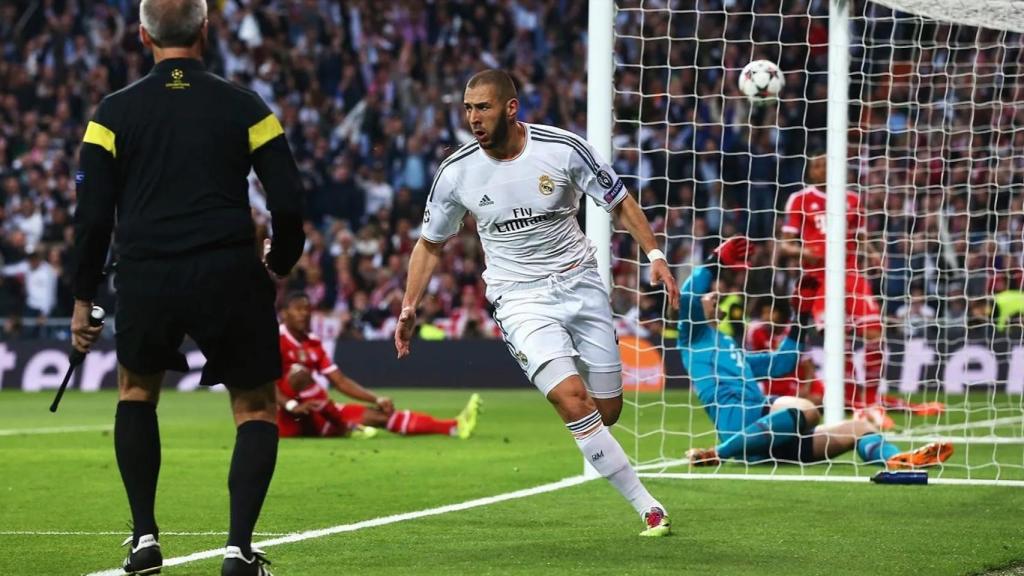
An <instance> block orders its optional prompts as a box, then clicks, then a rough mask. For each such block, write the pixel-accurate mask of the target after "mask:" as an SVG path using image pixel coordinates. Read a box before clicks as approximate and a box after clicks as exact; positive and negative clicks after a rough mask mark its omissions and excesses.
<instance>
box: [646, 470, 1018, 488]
mask: <svg viewBox="0 0 1024 576" xmlns="http://www.w3.org/2000/svg"><path fill="white" fill-rule="evenodd" d="M879 470H881V468H879ZM638 476H640V477H641V478H669V479H673V480H763V481H769V482H860V483H862V484H867V483H868V482H869V481H870V477H868V476H797V475H793V474H775V475H768V474H689V473H672V472H658V473H649V472H645V473H642V474H638ZM928 483H929V484H946V485H950V486H1003V487H1012V488H1024V480H980V479H978V480H975V479H970V478H929V479H928Z"/></svg>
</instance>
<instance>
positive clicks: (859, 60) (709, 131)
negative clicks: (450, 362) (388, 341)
mask: <svg viewBox="0 0 1024 576" xmlns="http://www.w3.org/2000/svg"><path fill="white" fill-rule="evenodd" d="M661 4H662V3H658V2H646V3H645V4H644V5H643V6H644V8H643V9H641V8H640V6H641V4H640V2H638V1H635V0H630V1H623V2H619V11H618V15H617V22H616V31H617V36H616V62H617V69H616V79H615V82H616V84H615V89H616V90H615V108H616V110H615V118H616V123H615V133H614V136H613V139H614V142H613V143H614V147H615V150H616V152H615V157H614V159H613V166H614V167H615V168H616V170H617V171H618V172H619V173H620V174H622V175H623V176H624V179H625V180H626V183H627V185H628V186H629V187H630V189H631V190H634V191H636V192H637V193H638V194H639V196H640V199H641V204H642V205H643V206H644V207H645V209H646V210H647V212H648V215H649V217H650V218H651V219H652V221H653V222H654V225H655V227H656V231H657V232H658V233H659V234H662V235H664V237H666V238H667V240H666V244H667V248H668V250H667V252H668V254H669V261H670V262H672V263H674V264H677V265H678V267H677V270H678V271H679V277H680V278H685V277H686V276H687V275H688V274H689V267H690V266H691V265H692V264H694V263H697V262H700V261H701V260H703V258H704V257H705V256H706V255H707V254H708V253H709V252H710V251H711V250H712V249H714V247H715V245H716V244H717V242H718V239H719V238H721V237H728V236H731V235H734V234H737V233H745V234H747V235H749V236H751V237H752V238H754V239H755V240H757V241H759V244H760V246H761V248H760V250H759V254H758V264H759V267H758V268H757V269H756V270H754V271H753V272H751V273H750V274H749V275H748V276H747V280H746V285H745V286H734V287H733V288H735V289H736V290H741V291H743V292H745V293H747V294H748V295H755V297H754V298H751V299H748V300H749V301H748V304H747V308H748V313H750V314H753V313H755V311H756V309H759V308H763V307H764V303H765V302H767V301H769V300H770V299H771V297H772V295H773V294H776V295H782V294H788V291H789V287H790V286H791V285H792V282H793V281H794V278H795V274H796V272H795V271H796V268H797V263H795V262H786V261H781V262H779V261H777V259H776V258H775V257H774V248H773V238H775V237H777V236H778V235H777V231H776V230H777V228H778V226H779V225H780V224H781V221H782V218H781V217H780V216H779V215H780V214H781V213H782V210H783V209H784V206H785V200H786V198H787V197H788V196H789V195H790V194H791V193H793V192H794V191H796V190H798V189H800V188H801V187H802V182H803V176H804V174H803V173H804V164H805V160H806V158H807V157H808V156H809V155H814V154H818V153H821V152H822V151H823V150H824V145H825V121H826V102H825V99H826V92H827V74H826V63H827V49H826V44H827V30H828V22H827V17H826V14H825V13H824V12H823V11H822V10H823V8H822V6H824V4H825V3H821V2H807V1H804V0H793V1H789V0H787V1H786V2H781V1H780V0H759V1H758V2H756V8H752V7H754V6H755V4H754V3H753V2H752V0H735V1H725V0H709V1H708V2H702V3H700V4H699V5H700V9H701V11H700V13H698V12H696V11H694V9H693V8H692V7H691V8H684V9H682V10H681V11H679V12H676V13H675V14H673V15H671V17H670V16H669V14H668V12H667V11H664V10H661V9H659V6H660V5H661ZM683 4H685V5H686V6H693V5H695V4H693V3H683ZM210 5H211V10H210V35H209V43H208V47H207V56H206V59H207V65H208V66H209V68H210V69H211V70H213V71H214V72H217V73H219V74H222V75H223V76H225V77H227V78H229V79H230V80H232V81H234V82H237V83H239V84H241V85H244V86H246V87H248V88H250V89H252V90H254V91H255V92H257V93H258V94H259V95H260V96H261V97H262V98H263V99H264V100H265V101H266V102H267V103H268V104H269V105H270V106H271V108H272V109H273V110H274V112H275V113H276V114H277V115H278V116H279V117H280V119H281V121H282V124H283V125H284V127H285V130H286V134H287V137H288V140H289V142H290V143H291V146H292V149H293V152H294V154H295V157H296V160H297V162H298V165H299V168H300V171H301V173H302V175H303V178H304V181H305V184H306V187H307V189H308V191H309V202H308V214H307V223H306V228H307V234H308V243H307V248H306V251H305V254H304V256H303V258H302V260H301V261H300V264H299V266H298V267H297V268H296V270H295V272H294V273H293V274H292V276H291V277H290V278H288V279H287V280H286V281H284V282H282V284H281V290H282V292H284V291H286V290H294V289H301V290H304V291H305V292H306V293H307V294H308V295H309V297H310V300H311V302H312V304H313V306H314V307H315V308H316V309H317V310H320V311H321V312H322V313H323V314H325V315H329V316H334V317H336V318H337V319H338V322H339V323H340V324H339V325H340V326H341V328H340V332H341V337H343V338H358V339H384V338H389V337H390V335H391V331H392V330H393V327H394V322H395V317H396V316H397V313H398V311H399V308H400V303H401V296H402V294H401V292H402V287H403V286H404V272H403V271H404V269H405V263H406V262H407V259H408V256H409V254H410V252H411V250H412V247H413V245H414V244H415V242H416V240H417V232H418V227H419V222H420V219H421V216H422V210H423V204H424V201H425V198H426V195H427V193H428V190H429V187H430V184H431V178H432V177H433V173H434V170H435V169H436V167H437V165H438V164H439V163H440V162H441V161H442V160H443V159H444V158H445V156H446V154H447V153H449V152H450V151H452V150H454V148H455V147H457V146H458V144H459V143H461V142H463V141H466V140H468V139H469V138H470V137H471V135H470V134H469V133H468V132H466V130H465V128H464V120H463V117H462V102H461V94H462V89H463V86H464V83H465V81H466V79H467V78H468V77H469V76H470V75H471V74H472V73H474V72H475V71H478V70H480V69H483V68H488V67H502V68H506V69H508V70H510V71H511V72H512V73H513V74H514V76H515V77H516V78H517V80H518V82H519V84H520V93H519V99H520V111H521V112H520V119H522V120H525V121H527V122H540V123H546V124H553V125H556V126H560V127H563V128H566V129H568V130H572V131H574V132H576V133H579V134H581V135H582V134H584V133H585V126H586V71H585V62H586V32H587V31H586V22H587V19H586V2H585V1H583V0H495V1H493V2H489V3H481V2H474V1H471V0H436V1H431V2H427V1H418V0H400V1H395V2H387V3H378V2H372V1H370V0H353V1H338V2H334V1H327V0H302V1H298V0H296V1H286V0H220V1H211V3H210ZM752 10H756V13H755V12H753V11H752ZM865 10H870V11H871V12H870V15H871V16H872V19H871V20H870V21H867V20H865V19H863V18H862V17H855V18H854V27H855V34H854V38H855V45H856V46H855V49H854V50H853V63H854V70H855V71H856V72H855V73H854V74H853V75H852V78H851V82H852V86H851V95H853V96H855V97H856V99H857V101H856V102H855V104H854V106H853V107H852V113H851V145H850V158H851V163H850V164H851V169H850V179H851V183H852V184H851V188H852V189H855V190H857V191H858V192H859V193H860V196H861V201H862V205H863V207H864V211H865V225H866V229H867V231H868V239H869V241H870V242H872V243H873V244H874V245H875V248H876V249H877V251H878V252H879V253H880V254H881V259H880V260H879V261H873V262H867V265H869V268H868V272H869V275H870V277H871V278H872V279H873V281H874V283H875V288H876V293H878V294H880V295H881V296H882V301H883V302H884V308H885V310H884V311H885V313H886V314H887V316H888V317H889V319H890V323H891V324H892V325H895V326H900V327H902V328H904V329H905V330H906V331H907V332H908V333H915V331H916V330H920V329H921V328H922V327H923V326H927V325H928V324H931V323H935V322H936V320H937V319H944V320H945V321H947V322H951V323H964V322H968V323H969V322H972V321H985V322H987V321H988V319H989V314H990V313H991V310H992V303H993V297H994V296H995V295H996V294H999V293H1005V292H1008V291H1017V290H1021V289H1022V282H1024V265H1022V253H1024V241H1022V233H1024V192H1022V191H1021V178H1022V176H1024V131H1020V130H1019V129H1018V130H1014V129H1013V127H1015V126H1021V125H1024V107H1021V106H1019V105H1014V103H1015V102H1016V103H1019V102H1020V101H1021V100H1022V99H1024V94H1021V90H1024V83H1021V82H1020V75H1021V73H1022V72H1024V70H1022V69H1021V68H1020V64H1019V62H1020V57H1021V56H1022V55H1021V54H1020V48H1019V46H1020V44H1021V43H1020V35H1017V34H1008V35H1006V37H1004V38H999V37H998V33H990V32H979V31H978V30H977V29H973V28H965V27H948V26H947V27H945V28H947V29H948V30H946V32H947V33H948V35H947V36H942V38H946V37H948V38H953V39H954V40H962V41H964V42H967V45H969V48H963V49H957V50H950V49H948V48H944V47H943V44H946V43H949V42H946V41H942V42H938V43H937V44H935V45H927V46H926V47H925V48H924V49H923V50H918V51H911V50H906V49H904V50H893V49H891V48H888V47H887V46H891V45H892V44H893V42H892V39H901V40H911V39H913V37H914V36H913V35H915V34H918V33H922V34H923V33H924V32H921V29H920V28H919V27H914V26H913V25H912V24H911V20H910V19H907V18H905V17H894V16H893V14H892V13H891V12H889V11H887V10H886V9H884V8H881V7H880V6H877V5H871V6H870V7H869V8H865V6H864V3H863V2H858V3H857V6H856V7H855V14H860V15H863V14H864V11H865ZM858 11H860V12H858ZM950 30H951V31H950ZM641 37H643V38H644V39H641ZM934 37H936V38H939V33H938V32H935V34H934ZM723 40H725V41H724V42H723ZM875 40H878V41H877V42H876V41H875ZM997 40H1002V42H1001V44H1002V45H1004V46H1010V47H1013V48H1010V49H1003V48H999V44H1000V43H999V42H997ZM968 41H969V42H968ZM953 43H954V44H955V43H956V42H953ZM754 58H767V59H770V60H773V61H775V62H778V63H779V66H780V68H781V69H782V70H784V71H785V73H786V87H785V89H784V92H783V94H782V101H781V103H779V104H778V105H769V106H762V107H752V106H750V105H749V104H748V103H747V102H746V101H745V100H744V99H743V98H742V97H740V95H739V93H738V91H737V89H736V86H735V75H736V73H737V71H738V70H739V69H740V68H742V67H743V65H744V64H745V63H746V62H748V61H750V60H751V59H754ZM666 63H670V64H671V65H670V66H666ZM890 63H895V64H893V65H892V66H890ZM150 65H151V60H150V58H149V56H148V55H147V54H146V53H145V51H144V50H143V49H142V47H141V45H140V43H139V41H138V11H137V6H136V4H135V3H134V2H131V1H128V0H105V1H101V0H91V1H90V0H45V1H43V2H40V3H13V2H5V3H0V266H2V267H0V318H3V319H4V323H3V325H2V326H0V336H2V337H3V338H4V339H9V338H16V337H19V336H21V337H32V336H36V335H40V334H48V335H58V336H59V335H61V334H62V330H64V329H63V328H61V326H62V324H61V323H60V322H48V319H54V318H66V317H67V316H69V312H70V307H71V304H72V301H71V296H70V293H69V285H68V275H67V274H66V273H65V270H66V269H67V267H68V265H69V263H68V242H69V241H70V238H71V234H70V232H71V221H72V217H73V213H74V209H75V173H76V166H75V154H76V151H77V148H78V145H79V143H80V141H81V134H82V132H83V130H84V126H85V123H86V122H87V121H88V119H89V117H90V116H91V114H92V111H93V110H94V107H95V106H96V104H97V103H98V102H99V101H100V99H101V98H102V97H103V96H104V95H106V94H108V93H109V92H111V91H114V90H117V89H119V88H121V87H123V86H125V85H127V84H129V83H131V82H132V81H134V80H136V79H138V78H139V77H141V76H142V75H144V74H145V73H146V71H147V70H148V69H149V67H150ZM968 76H970V77H969V78H968ZM258 187H259V184H258V181H257V180H256V179H255V178H253V179H252V185H251V194H250V195H251V197H252V199H253V204H254V208H253V215H254V218H255V219H256V222H257V225H258V229H259V231H260V235H263V234H265V233H267V230H266V226H267V222H268V217H267V214H266V212H265V210H264V209H263V208H262V206H261V204H262V197H261V196H260V193H259V189H258ZM613 257H614V262H615V264H614V271H613V273H614V282H615V284H616V286H617V288H616V289H615V291H614V293H613V307H614V308H615V311H616V313H617V315H618V316H619V317H620V319H621V320H620V327H621V328H622V329H625V330H633V331H638V332H640V333H642V334H649V333H650V332H651V331H659V330H661V322H660V320H659V319H660V318H661V317H662V316H663V311H662V301H661V298H660V297H659V296H658V295H657V294H656V293H653V294H650V295H644V296H642V297H641V298H639V299H637V298H636V291H637V290H640V291H641V292H646V291H649V289H648V287H647V286H646V284H645V271H644V270H643V268H642V267H640V266H637V265H636V262H637V261H638V260H642V258H639V257H638V254H637V249H636V247H635V246H633V245H632V243H631V241H630V240H629V239H628V235H627V234H616V235H615V236H614V239H613ZM772 264H781V265H782V266H783V267H784V268H785V270H786V271H785V272H783V273H778V272H774V271H772V270H771V269H770V268H769V266H771V265H772ZM483 266H484V262H483V256H482V252H481V250H480V245H479V240H478V239H477V237H476V235H475V232H474V224H473V221H472V218H471V217H470V218H467V221H466V224H465V226H464V228H463V230H462V232H461V233H460V234H459V236H458V237H457V238H456V239H455V240H453V241H450V242H449V243H448V245H447V247H446V249H445V252H444V259H443V262H442V265H441V266H440V271H439V273H438V274H437V275H436V276H435V277H434V278H433V280H432V282H431V285H430V287H429V295H428V297H427V298H426V300H425V303H424V310H423V313H422V315H421V318H422V319H423V322H424V327H423V329H422V331H421V336H422V337H424V338H435V339H440V338H495V337H498V336H499V333H498V331H497V327H496V326H495V325H494V323H493V321H492V320H491V318H490V314H489V313H488V304H487V302H486V301H485V299H484V296H483V294H484V286H483V284H482V280H481V279H480V277H479V272H480V270H481V269H482V268H483ZM113 273H116V270H114V271H113ZM111 286H112V284H111ZM111 291H112V288H110V287H108V289H107V290H106V292H105V296H104V297H102V298H100V302H101V303H105V304H108V305H112V299H111V297H110V296H111V294H110V293H111ZM50 326H56V328H53V327H50Z"/></svg>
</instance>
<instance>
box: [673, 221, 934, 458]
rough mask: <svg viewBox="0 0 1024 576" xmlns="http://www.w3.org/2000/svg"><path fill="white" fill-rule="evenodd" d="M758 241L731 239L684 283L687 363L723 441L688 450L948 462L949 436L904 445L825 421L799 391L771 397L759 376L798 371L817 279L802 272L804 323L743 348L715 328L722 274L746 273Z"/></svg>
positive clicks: (797, 304)
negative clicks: (770, 342) (767, 345)
mask: <svg viewBox="0 0 1024 576" xmlns="http://www.w3.org/2000/svg"><path fill="white" fill-rule="evenodd" d="M751 248H752V247H751V245H750V244H749V243H748V242H747V239H746V238H743V237H733V238H730V239H729V240H726V241H725V242H724V243H722V245H721V246H719V247H718V249H717V250H715V252H714V253H713V254H712V255H711V256H710V257H709V258H708V261H707V262H706V263H705V265H704V266H700V267H698V268H696V269H695V270H694V272H693V274H692V275H691V276H690V278H689V279H688V280H687V281H686V282H685V283H684V284H683V287H682V288H681V290H680V292H681V297H680V299H679V314H680V320H679V347H680V352H681V354H682V356H683V365H684V366H686V370H687V372H688V373H689V374H690V379H691V381H692V385H693V387H694V389H695V390H696V392H697V396H698V397H699V398H700V401H701V403H702V404H703V405H704V410H705V411H706V412H707V414H708V417H710V418H711V421H712V422H713V423H714V425H715V429H716V430H717V431H718V440H719V444H718V446H715V447H714V448H694V449H691V450H689V451H687V452H686V457H687V458H688V459H689V460H690V463H691V465H695V466H707V465H717V464H718V463H719V462H720V461H721V460H723V459H730V460H732V459H735V460H744V461H747V462H762V461H766V460H776V461H788V462H816V461H820V460H824V459H826V458H832V457H835V456H838V455H840V454H843V453H845V452H849V451H850V450H854V449H856V450H857V455H858V456H860V458H861V459H862V460H864V461H865V462H868V463H872V464H883V465H886V466H887V467H890V468H921V467H925V466H934V465H936V464H939V463H941V462H944V461H945V460H946V459H948V458H949V457H950V455H951V454H952V453H953V446H952V445H951V444H949V443H940V442H933V443H931V444H927V445H925V446H922V447H920V448H918V449H916V450H912V451H908V452H904V451H901V450H900V449H899V448H897V447H896V446H894V445H893V444H891V443H889V442H887V441H886V440H885V438H883V437H882V435H880V434H879V433H878V428H876V427H875V425H874V424H871V423H870V422H864V421H852V420H851V421H847V422H841V423H839V424H833V425H829V426H819V425H818V422H819V421H820V419H821V416H820V414H819V412H818V409H817V407H816V406H815V405H814V404H812V403H811V402H810V401H809V400H807V399H805V398H797V397H795V396H781V397H766V396H765V395H764V394H763V393H762V392H761V387H760V386H759V385H758V380H760V379H763V378H766V377H778V376H782V375H784V374H787V373H789V372H792V371H793V369H794V368H795V367H796V364H797V361H798V359H799V356H800V351H801V349H802V347H803V337H804V335H806V334H807V332H808V331H809V329H810V328H809V326H810V325H811V319H810V316H811V308H812V306H813V300H812V299H811V298H801V295H804V294H806V295H813V294H815V293H816V292H817V288H818V286H817V281H816V280H814V279H813V278H811V277H802V278H801V279H800V282H798V283H797V291H796V294H795V295H794V302H793V309H794V310H796V312H797V314H798V323H797V325H796V326H794V327H793V328H792V329H791V330H790V332H789V335H788V337H787V338H786V340H785V341H783V343H782V344H781V345H780V346H779V347H778V349H777V350H774V351H768V352H758V353H751V352H744V351H743V349H742V348H741V347H740V346H739V345H737V344H736V342H734V341H733V339H732V338H731V337H729V336H726V335H725V334H722V333H721V332H719V331H718V330H717V329H716V326H715V324H716V323H717V313H716V311H717V310H718V294H717V290H716V284H717V281H718V278H719V275H720V274H742V273H744V271H745V269H746V268H747V264H748V258H749V256H750V252H751Z"/></svg>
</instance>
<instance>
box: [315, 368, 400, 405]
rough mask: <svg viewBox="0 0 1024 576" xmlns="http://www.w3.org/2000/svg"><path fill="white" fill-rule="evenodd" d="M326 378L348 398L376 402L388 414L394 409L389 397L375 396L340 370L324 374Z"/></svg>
mask: <svg viewBox="0 0 1024 576" xmlns="http://www.w3.org/2000/svg"><path fill="white" fill-rule="evenodd" d="M326 376H327V379H328V380H330V381H331V386H334V389H335V390H337V391H338V392H341V393H342V394H344V395H345V396H348V397H349V398H354V399H356V400H362V401H363V402H369V403H371V404H376V405H377V407H378V408H380V409H381V411H383V412H384V413H385V414H390V413H392V412H394V411H395V406H394V404H393V403H392V402H391V399H390V398H387V397H384V396H377V395H376V394H374V393H373V392H371V391H369V390H367V389H366V388H363V387H362V386H361V385H360V384H359V382H356V381H355V380H353V379H351V378H349V377H348V376H346V375H344V374H342V372H341V370H334V371H332V372H328V373H327V374H326Z"/></svg>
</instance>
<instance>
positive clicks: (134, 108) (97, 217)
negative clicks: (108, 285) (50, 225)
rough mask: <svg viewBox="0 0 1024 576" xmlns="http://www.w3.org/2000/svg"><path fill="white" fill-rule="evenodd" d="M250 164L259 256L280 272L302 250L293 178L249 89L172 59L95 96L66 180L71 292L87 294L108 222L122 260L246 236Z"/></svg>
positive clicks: (282, 145) (277, 137) (99, 266)
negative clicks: (258, 206) (263, 247)
mask: <svg viewBox="0 0 1024 576" xmlns="http://www.w3.org/2000/svg"><path fill="white" fill-rule="evenodd" d="M250 167H251V168H253V169H255V171H256V175H257V176H258V177H259V179H260V182H261V183H262V185H263V189H264V191H265V193H266V196H267V207H268V208H269V209H270V212H271V215H272V219H273V225H274V248H273V251H272V253H271V254H270V255H269V256H268V264H269V266H270V267H271V268H272V269H273V270H274V271H275V272H277V273H278V274H282V275H283V274H287V273H288V271H289V270H290V269H291V267H292V266H293V265H294V264H295V262H296V261H297V260H298V258H299V256H300V255H301V253H302V245H303V241H304V238H303V233H302V206H303V190H302V184H301V181H300V178H299V173H298V169H297V168H296V166H295V160H294V159H293V158H292V154H291V150H290V149H289V147H288V142H287V140H286V139H285V137H284V130H283V129H282V128H281V123H280V122H279V121H278V120H277V118H276V117H275V116H274V115H273V114H272V113H271V111H270V109H269V108H268V107H267V105H266V104H265V103H264V102H263V100H262V99H260V97H259V96H258V95H257V94H256V93H254V92H252V91H250V90H246V89H244V88H241V87H239V86H237V85H235V84H232V83H230V82H228V81H227V80H224V79H222V78H220V77H218V76H216V75H214V74H211V73H209V72H207V71H206V70H205V68H204V67H203V64H202V62H200V61H199V60H195V59H189V58H174V59H167V60H162V61H161V62H159V63H157V64H156V65H155V66H154V67H153V70H152V71H151V72H150V73H149V74H148V75H147V76H146V77H144V78H142V79H141V80H139V81H138V82H135V83H134V84H132V85H131V86H128V87H127V88H124V89H123V90H119V91H117V92H115V93H113V94H110V95H109V96H107V97H106V98H104V99H103V101H102V102H101V103H100V105H99V107H98V108H97V110H96V113H95V116H94V117H93V119H92V121H91V122H89V124H88V126H87V128H86V131H85V136H84V137H83V142H82V147H81V151H80V155H79V171H78V173H77V174H76V177H75V181H76V184H77V191H78V198H77V208H76V211H75V252H76V256H77V258H76V261H77V263H78V265H77V267H76V269H75V273H74V277H73V281H74V294H75V297H76V298H77V299H80V300H91V299H92V298H93V297H94V296H95V291H96V286H97V284H98V283H99V281H100V279H101V274H102V270H103V265H104V261H105V259H106V253H107V249H108V248H109V244H110V234H111V230H112V229H113V227H114V223H115V220H116V223H117V226H116V237H117V243H118V251H119V254H120V257H121V258H125V259H134V260H141V259H153V258H164V257H170V256H176V255H181V254H187V253H193V252H200V251H204V250H208V249H212V248H217V247H221V246H230V245H240V244H243V243H246V242H249V243H252V242H253V241H254V236H255V232H254V226H253V222H252V215H251V211H250V207H249V197H248V181H247V177H248V175H249V171H250Z"/></svg>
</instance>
